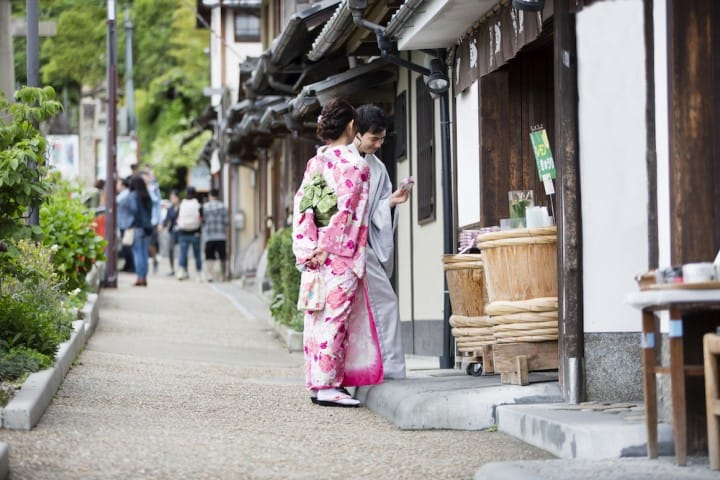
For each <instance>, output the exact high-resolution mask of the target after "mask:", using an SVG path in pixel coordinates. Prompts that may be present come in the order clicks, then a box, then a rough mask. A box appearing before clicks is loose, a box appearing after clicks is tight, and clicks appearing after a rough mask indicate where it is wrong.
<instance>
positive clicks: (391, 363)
mask: <svg viewBox="0 0 720 480" xmlns="http://www.w3.org/2000/svg"><path fill="white" fill-rule="evenodd" d="M357 126H358V131H357V134H356V136H355V141H354V145H355V147H356V148H357V149H358V151H359V152H360V155H362V156H364V158H365V161H366V162H367V164H368V167H369V168H370V193H369V195H370V199H369V202H368V203H369V207H368V209H369V210H368V216H369V222H368V228H369V230H368V248H367V251H366V273H365V275H366V278H367V281H366V283H367V287H368V298H369V300H370V306H371V308H372V311H373V315H374V317H375V323H376V325H377V331H378V337H379V339H380V348H381V351H382V356H383V371H384V376H385V378H386V379H400V378H405V353H404V352H403V345H402V331H401V327H400V315H399V312H398V298H397V295H396V294H395V291H394V290H393V287H392V285H391V284H390V276H392V272H393V267H394V264H395V257H394V254H395V252H394V250H395V227H396V226H397V218H398V211H397V209H395V208H394V207H395V206H396V205H399V204H401V203H405V202H406V201H407V199H408V197H409V193H408V190H406V189H402V188H399V189H397V190H395V191H394V192H393V189H392V183H391V182H390V176H389V175H388V172H387V168H386V167H385V165H384V164H383V162H382V161H381V160H380V159H379V158H378V157H377V156H376V155H375V152H377V151H378V150H379V149H380V147H382V145H383V142H384V141H385V135H386V134H387V120H386V118H385V114H384V112H383V111H382V109H381V108H380V107H378V106H375V105H362V106H360V107H358V108H357Z"/></svg>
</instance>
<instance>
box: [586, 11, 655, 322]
mask: <svg viewBox="0 0 720 480" xmlns="http://www.w3.org/2000/svg"><path fill="white" fill-rule="evenodd" d="M576 25H577V51H578V89H579V97H580V102H579V123H580V125H579V130H580V132H579V140H580V182H581V192H582V193H581V195H582V199H581V201H582V224H583V227H582V236H583V239H582V241H583V283H584V303H585V305H584V321H585V331H586V332H628V331H639V329H640V315H639V313H638V311H637V310H635V309H633V308H631V307H630V306H628V305H627V304H626V303H625V296H626V295H627V293H628V292H631V291H635V290H637V284H636V283H635V281H634V278H633V277H634V275H635V274H637V273H640V272H644V271H646V270H647V255H648V253H647V252H648V248H647V243H648V240H647V239H648V235H647V172H646V167H645V154H646V140H645V128H646V127H645V92H646V89H645V87H646V85H645V68H644V61H645V57H644V55H645V49H644V40H643V5H642V0H622V1H615V2H598V3H595V4H593V5H592V6H590V7H589V8H586V9H583V10H582V12H581V13H580V14H578V16H577V24H576Z"/></svg>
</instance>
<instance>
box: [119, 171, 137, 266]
mask: <svg viewBox="0 0 720 480" xmlns="http://www.w3.org/2000/svg"><path fill="white" fill-rule="evenodd" d="M131 178H132V177H131ZM117 189H118V193H117V195H116V196H115V207H116V209H117V224H118V229H119V230H120V238H123V237H125V230H127V229H128V228H132V223H133V215H132V212H131V211H130V181H129V179H127V178H123V179H122V180H119V181H118V184H117ZM120 257H121V258H122V259H123V260H124V261H125V262H124V264H123V268H122V271H123V272H128V273H135V260H134V259H133V252H132V244H129V245H125V243H124V242H121V243H120Z"/></svg>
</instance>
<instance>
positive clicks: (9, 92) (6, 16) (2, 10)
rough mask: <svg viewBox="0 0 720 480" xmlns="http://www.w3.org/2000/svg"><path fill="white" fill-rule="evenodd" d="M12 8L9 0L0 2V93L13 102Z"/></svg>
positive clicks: (0, 0)
mask: <svg viewBox="0 0 720 480" xmlns="http://www.w3.org/2000/svg"><path fill="white" fill-rule="evenodd" d="M11 12H12V8H11V5H10V0H0V92H3V93H4V94H5V98H6V99H7V100H8V101H9V102H12V101H13V97H14V95H15V62H14V60H13V41H12V32H11V29H10V25H11V23H10V18H11Z"/></svg>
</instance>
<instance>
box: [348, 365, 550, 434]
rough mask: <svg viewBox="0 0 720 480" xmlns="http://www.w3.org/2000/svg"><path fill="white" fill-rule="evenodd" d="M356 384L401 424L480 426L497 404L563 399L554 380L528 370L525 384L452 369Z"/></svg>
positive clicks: (365, 399)
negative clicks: (431, 373) (471, 374)
mask: <svg viewBox="0 0 720 480" xmlns="http://www.w3.org/2000/svg"><path fill="white" fill-rule="evenodd" d="M442 372H445V373H442V374H440V373H438V375H437V376H432V375H427V376H425V377H422V378H408V379H405V380H388V381H385V382H384V383H382V384H380V385H374V386H371V387H360V388H358V390H357V398H358V399H359V400H360V401H361V402H362V403H363V404H365V405H366V406H367V408H369V409H370V410H372V411H373V412H375V413H377V414H378V415H380V416H382V417H383V418H385V419H386V420H388V421H389V422H391V423H393V424H394V425H395V426H397V427H398V428H400V429H404V430H422V429H455V430H483V429H486V428H489V427H492V426H494V425H495V423H496V420H497V419H496V409H497V407H498V406H500V405H504V404H508V403H512V404H518V403H523V404H529V403H548V402H562V394H561V392H560V388H559V386H558V383H557V382H556V381H538V379H542V378H544V377H543V376H540V375H537V374H535V373H531V374H530V382H531V383H530V385H526V386H518V385H503V384H501V383H500V376H499V375H492V376H482V377H471V376H469V375H465V374H464V373H462V372H458V371H456V370H450V371H448V370H443V371H442Z"/></svg>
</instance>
